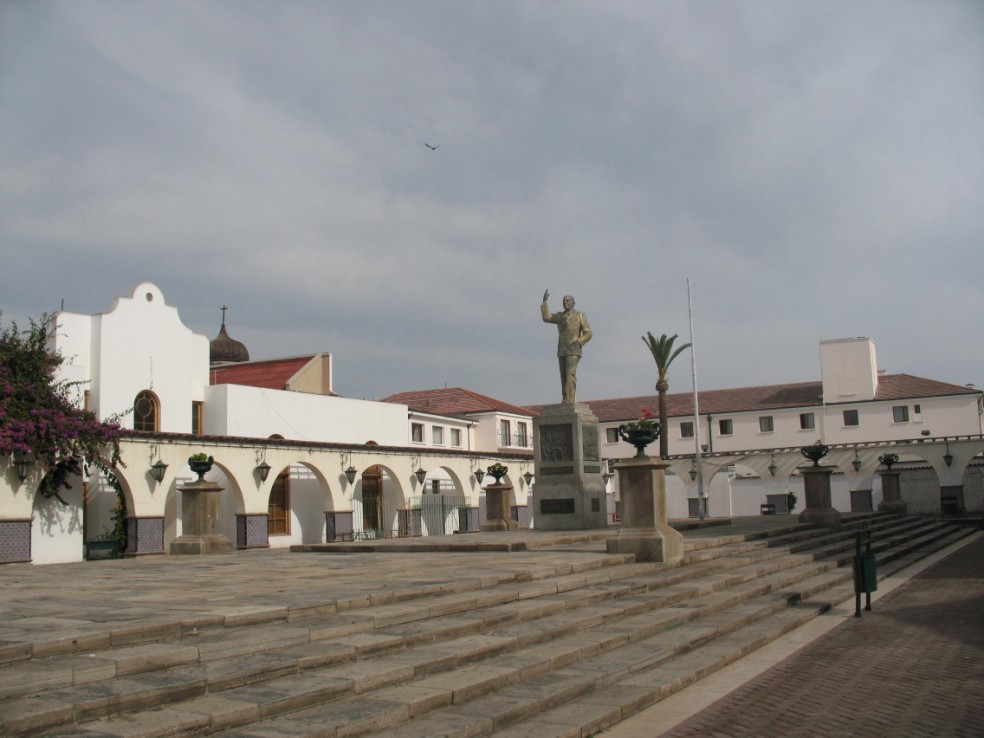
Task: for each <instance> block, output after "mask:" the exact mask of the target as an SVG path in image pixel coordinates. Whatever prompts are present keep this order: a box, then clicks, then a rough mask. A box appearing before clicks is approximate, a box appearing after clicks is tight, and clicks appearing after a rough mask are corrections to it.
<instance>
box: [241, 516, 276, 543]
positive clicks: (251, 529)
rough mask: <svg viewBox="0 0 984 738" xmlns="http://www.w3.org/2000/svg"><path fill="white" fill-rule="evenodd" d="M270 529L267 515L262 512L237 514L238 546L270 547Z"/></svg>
mask: <svg viewBox="0 0 984 738" xmlns="http://www.w3.org/2000/svg"><path fill="white" fill-rule="evenodd" d="M269 531H270V528H269V523H268V520H267V516H266V515H264V514H262V513H258V514H253V515H236V547H237V548H265V547H268V546H269V545H270V537H269Z"/></svg>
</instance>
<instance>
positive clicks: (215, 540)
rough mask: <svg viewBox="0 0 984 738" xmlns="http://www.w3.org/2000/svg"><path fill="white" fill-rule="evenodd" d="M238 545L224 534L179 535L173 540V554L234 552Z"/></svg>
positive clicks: (171, 550)
mask: <svg viewBox="0 0 984 738" xmlns="http://www.w3.org/2000/svg"><path fill="white" fill-rule="evenodd" d="M235 549H236V547H235V546H234V545H233V543H232V541H230V540H229V539H228V538H226V537H225V536H223V535H219V534H212V535H206V536H194V535H192V536H179V537H178V538H175V539H174V540H173V541H171V546H170V549H169V550H170V553H171V555H172V556H175V555H177V556H181V555H192V554H213V553H232V552H233V551H235Z"/></svg>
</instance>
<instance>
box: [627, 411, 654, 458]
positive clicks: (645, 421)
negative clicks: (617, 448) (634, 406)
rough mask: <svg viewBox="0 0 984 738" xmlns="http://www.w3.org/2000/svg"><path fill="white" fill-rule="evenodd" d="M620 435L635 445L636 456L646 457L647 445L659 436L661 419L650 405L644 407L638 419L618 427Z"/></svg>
mask: <svg viewBox="0 0 984 738" xmlns="http://www.w3.org/2000/svg"><path fill="white" fill-rule="evenodd" d="M618 435H619V436H620V437H621V438H622V440H623V441H626V442H627V443H631V444H632V445H633V446H635V448H636V458H639V457H643V458H645V457H646V446H648V445H649V444H650V443H652V442H653V441H655V440H656V439H657V438H659V421H657V420H656V416H654V415H653V413H652V411H651V410H650V409H649V408H648V407H644V408H642V411H641V415H640V416H639V419H638V420H633V421H632V422H630V423H623V424H622V425H620V426H619V427H618Z"/></svg>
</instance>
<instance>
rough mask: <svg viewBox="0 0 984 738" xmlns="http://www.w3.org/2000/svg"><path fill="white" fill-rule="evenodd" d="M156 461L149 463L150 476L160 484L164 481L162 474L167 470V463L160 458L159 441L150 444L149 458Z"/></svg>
mask: <svg viewBox="0 0 984 738" xmlns="http://www.w3.org/2000/svg"><path fill="white" fill-rule="evenodd" d="M154 459H157V461H156V462H154V463H153V464H151V465H150V476H151V477H152V478H153V480H154V481H155V482H157V483H158V484H160V483H161V482H163V481H164V474H165V472H167V464H165V463H164V462H163V461H162V460H161V445H160V444H159V443H152V444H150V460H151V461H154Z"/></svg>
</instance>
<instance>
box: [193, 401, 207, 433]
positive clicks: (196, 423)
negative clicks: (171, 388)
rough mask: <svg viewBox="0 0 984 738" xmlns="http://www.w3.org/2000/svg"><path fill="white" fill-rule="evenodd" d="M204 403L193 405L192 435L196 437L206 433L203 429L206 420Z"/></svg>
mask: <svg viewBox="0 0 984 738" xmlns="http://www.w3.org/2000/svg"><path fill="white" fill-rule="evenodd" d="M204 408H205V403H204V402H193V403H191V434H192V435H194V436H200V435H201V434H202V433H204V432H205V431H204V429H203V428H202V420H203V418H204V415H203V413H204Z"/></svg>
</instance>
